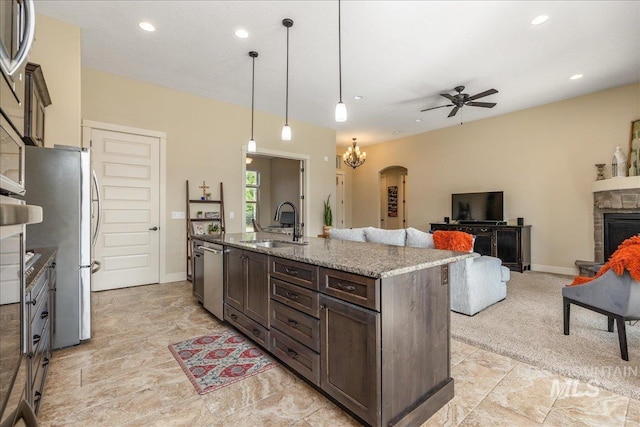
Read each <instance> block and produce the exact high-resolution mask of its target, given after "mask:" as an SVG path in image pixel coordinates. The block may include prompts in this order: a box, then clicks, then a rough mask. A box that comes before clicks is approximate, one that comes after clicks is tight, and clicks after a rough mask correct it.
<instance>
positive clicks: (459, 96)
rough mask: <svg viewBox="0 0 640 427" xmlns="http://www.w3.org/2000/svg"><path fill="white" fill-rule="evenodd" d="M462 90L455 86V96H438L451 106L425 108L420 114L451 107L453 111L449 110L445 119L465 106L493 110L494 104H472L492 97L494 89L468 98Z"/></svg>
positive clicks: (461, 87) (446, 94)
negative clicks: (446, 100) (449, 102)
mask: <svg viewBox="0 0 640 427" xmlns="http://www.w3.org/2000/svg"><path fill="white" fill-rule="evenodd" d="M463 90H464V86H456V88H455V91H456V92H458V93H456V94H455V95H449V94H448V93H441V94H440V96H444V97H445V98H447V99H448V100H449V101H451V102H452V104H447V105H440V106H439V107H431V108H425V109H424V110H420V112H423V111H429V110H435V109H436V108H443V107H453V110H451V112H450V113H449V115H448V116H447V117H453V116H455V115H456V114H457V113H458V110H459V109H461V108H462V107H464V106H465V105H468V106H470V107H483V108H493V107H495V106H496V103H495V102H474V100H475V99H478V98H482V97H485V96H489V95H493V94H494V93H498V91H497V90H495V89H489V90H485V91H484V92H480V93H478V94H476V95H473V96H469V95H468V94H466V93H462V91H463Z"/></svg>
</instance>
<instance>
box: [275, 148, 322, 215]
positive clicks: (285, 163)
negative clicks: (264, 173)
mask: <svg viewBox="0 0 640 427" xmlns="http://www.w3.org/2000/svg"><path fill="white" fill-rule="evenodd" d="M334 144H335V142H334ZM282 202H291V203H293V204H294V205H295V206H296V209H297V210H298V212H300V161H298V160H293V159H278V158H274V159H271V219H272V220H273V215H274V214H275V212H276V208H277V207H278V205H279V204H280V203H282ZM282 209H283V211H290V210H291V208H290V207H283V208H282ZM319 213H322V211H320V212H319ZM314 216H316V215H314ZM275 225H277V223H275Z"/></svg>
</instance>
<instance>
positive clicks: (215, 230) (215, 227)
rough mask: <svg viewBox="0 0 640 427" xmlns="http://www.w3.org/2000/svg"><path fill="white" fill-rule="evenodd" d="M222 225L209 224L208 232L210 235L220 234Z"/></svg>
mask: <svg viewBox="0 0 640 427" xmlns="http://www.w3.org/2000/svg"><path fill="white" fill-rule="evenodd" d="M220 230H221V229H220V225H219V224H213V223H211V224H209V226H208V227H207V231H208V232H209V234H219V233H220Z"/></svg>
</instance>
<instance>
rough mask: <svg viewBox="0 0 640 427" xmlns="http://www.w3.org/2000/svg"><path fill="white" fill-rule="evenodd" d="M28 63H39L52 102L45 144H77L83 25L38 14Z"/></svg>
mask: <svg viewBox="0 0 640 427" xmlns="http://www.w3.org/2000/svg"><path fill="white" fill-rule="evenodd" d="M29 62H34V63H36V64H40V66H41V67H42V72H43V74H44V78H45V81H46V82H47V88H48V89H49V95H50V96H51V105H49V106H48V107H47V109H46V120H45V143H46V145H47V146H49V147H52V146H53V145H54V144H62V145H74V146H77V147H79V146H80V144H81V138H80V92H81V91H80V73H81V68H80V28H78V27H76V26H74V25H70V24H67V23H65V22H62V21H58V20H55V19H52V18H49V17H46V16H42V15H36V33H35V40H34V42H33V47H32V48H31V52H30V53H29Z"/></svg>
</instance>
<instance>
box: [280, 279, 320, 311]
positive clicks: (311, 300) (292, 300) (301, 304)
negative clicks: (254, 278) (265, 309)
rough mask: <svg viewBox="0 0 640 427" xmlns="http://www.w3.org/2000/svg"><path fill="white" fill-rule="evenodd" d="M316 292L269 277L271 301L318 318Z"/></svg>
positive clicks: (318, 308) (318, 309)
mask: <svg viewBox="0 0 640 427" xmlns="http://www.w3.org/2000/svg"><path fill="white" fill-rule="evenodd" d="M318 295H319V294H318V292H315V291H312V290H309V289H306V288H302V287H300V286H296V285H292V284H291V283H287V282H283V281H282V280H278V279H276V278H275V277H273V276H272V277H271V299H272V300H274V301H279V302H281V303H283V304H286V305H288V306H289V307H293V308H295V309H296V310H299V311H301V312H303V313H307V314H308V315H310V316H313V317H316V318H319V317H320V303H319V302H318Z"/></svg>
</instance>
